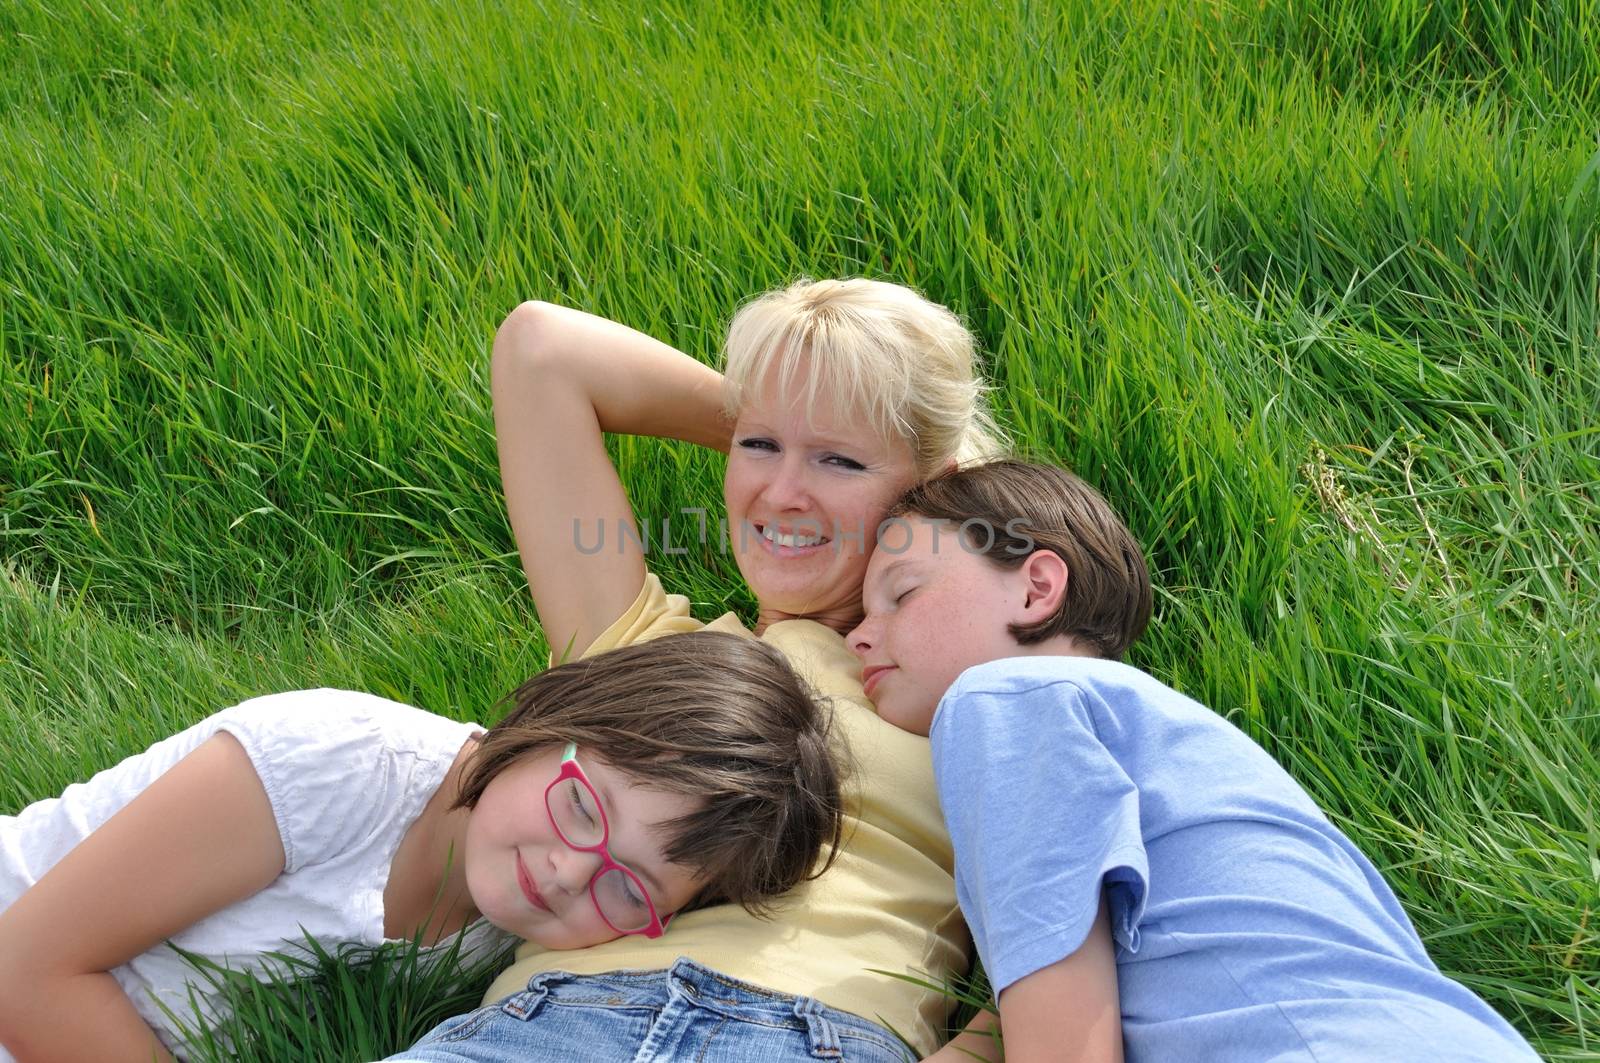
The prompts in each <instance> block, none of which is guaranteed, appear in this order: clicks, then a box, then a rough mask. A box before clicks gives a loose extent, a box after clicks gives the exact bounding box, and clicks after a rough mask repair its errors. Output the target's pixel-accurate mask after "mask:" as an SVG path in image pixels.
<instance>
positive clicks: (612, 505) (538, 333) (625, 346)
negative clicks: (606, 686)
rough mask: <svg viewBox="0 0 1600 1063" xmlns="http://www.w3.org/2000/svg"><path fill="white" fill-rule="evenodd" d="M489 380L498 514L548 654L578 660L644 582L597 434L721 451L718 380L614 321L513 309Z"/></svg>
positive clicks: (553, 309)
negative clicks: (513, 543) (501, 503)
mask: <svg viewBox="0 0 1600 1063" xmlns="http://www.w3.org/2000/svg"><path fill="white" fill-rule="evenodd" d="M492 386H493V392H494V430H495V439H496V442H497V444H498V446H499V450H500V478H501V482H502V484H503V485H504V488H505V494H506V511H507V513H508V514H509V515H510V518H511V529H512V531H513V532H514V533H515V535H516V540H517V551H518V553H520V554H521V556H522V567H523V571H524V572H525V573H526V574H527V577H528V587H529V589H530V590H532V592H533V601H534V606H535V607H536V608H537V609H538V611H539V622H540V623H541V624H543V625H544V631H545V636H546V638H547V640H548V641H549V643H550V648H551V650H552V651H553V652H554V653H555V654H557V655H558V656H559V655H560V654H561V653H562V652H563V650H564V649H565V648H566V647H567V646H569V645H570V646H571V647H572V652H573V653H574V654H578V653H581V652H582V651H583V650H584V649H586V648H587V647H588V646H589V644H590V643H591V642H593V641H594V639H595V638H596V636H598V635H599V634H600V633H601V632H602V631H604V630H605V629H606V627H607V626H609V625H610V624H611V623H612V621H614V620H616V619H617V617H619V616H621V615H622V613H623V611H624V610H625V609H627V608H628V606H629V605H630V604H631V603H632V602H633V600H634V598H635V597H636V596H637V595H638V593H639V588H640V586H642V585H643V583H644V574H645V562H644V552H643V550H642V549H641V548H640V545H639V538H638V535H637V529H636V527H635V525H634V521H633V509H632V507H631V506H630V505H629V504H628V496H627V494H626V493H625V492H624V491H623V487H622V482H621V480H620V479H619V478H618V476H617V471H616V469H615V468H614V467H613V466H612V464H611V457H610V455H609V454H607V453H606V445H605V438H604V435H603V433H605V432H620V433H628V434H632V435H654V436H665V437H668V438H673V439H683V440H686V441H688V442H691V443H700V444H703V445H705V446H708V447H714V448H716V449H718V450H723V451H726V450H727V449H728V441H729V437H730V434H731V432H732V426H731V425H728V424H727V423H726V422H725V421H724V420H723V419H722V416H721V408H722V377H721V375H720V374H718V373H717V372H716V371H715V370H713V369H710V368H708V367H707V366H704V365H701V364H700V363H699V362H697V361H695V360H694V359H693V358H690V357H689V356H688V355H686V354H683V353H682V352H681V351H677V350H674V349H673V348H671V347H669V346H667V345H666V344H664V343H661V342H659V341H657V340H654V339H651V338H650V337H649V336H646V335H644V334H643V333H640V332H635V331H634V330H633V329H630V328H627V327H625V326H623V325H619V324H617V323H616V322H614V321H607V320H605V319H604V318H599V317H595V316H593V315H591V314H585V313H583V312H581V311H578V310H570V309H567V308H566V307H560V306H552V305H550V304H548V303H523V304H522V305H521V306H519V307H517V308H516V309H515V310H513V311H512V312H511V315H510V316H509V317H507V318H506V320H505V322H504V323H503V324H502V325H501V326H500V330H499V332H498V333H496V335H495V339H494V357H493V364H492ZM623 528H627V529H628V531H629V532H630V533H632V534H633V538H631V539H630V538H628V537H627V536H625V535H624V534H623ZM602 535H603V536H604V539H603V541H602V539H601V536H602ZM597 544H598V548H596V545H597Z"/></svg>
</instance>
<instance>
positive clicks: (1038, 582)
mask: <svg viewBox="0 0 1600 1063" xmlns="http://www.w3.org/2000/svg"><path fill="white" fill-rule="evenodd" d="M1019 574H1020V575H1021V577H1022V580H1023V585H1024V588H1025V591H1026V597H1025V598H1024V599H1023V618H1022V622H1023V623H1028V624H1031V623H1036V622H1038V621H1040V620H1045V619H1048V618H1049V617H1051V616H1054V615H1055V612H1056V610H1058V609H1060V608H1061V603H1062V602H1063V601H1065V600H1066V597H1067V577H1068V575H1069V573H1068V572H1067V563H1066V562H1065V561H1063V560H1062V559H1061V555H1060V554H1058V553H1055V552H1054V551H1051V550H1035V551H1034V552H1033V553H1032V554H1030V555H1028V559H1027V560H1026V561H1024V562H1023V563H1022V569H1021V571H1020V573H1019Z"/></svg>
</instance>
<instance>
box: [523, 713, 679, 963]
mask: <svg viewBox="0 0 1600 1063" xmlns="http://www.w3.org/2000/svg"><path fill="white" fill-rule="evenodd" d="M577 757H578V744H577V743H576V742H568V743H567V749H566V752H565V753H564V754H562V757H561V771H560V773H559V774H557V775H556V779H555V782H553V783H551V784H550V785H549V786H547V787H545V791H544V808H545V811H546V812H548V813H549V814H550V823H551V825H552V826H554V827H555V829H556V833H557V834H559V835H560V836H561V840H562V841H563V842H566V843H567V847H568V848H571V849H576V850H578V851H579V852H582V853H599V854H600V869H599V870H598V871H596V872H595V873H594V877H593V878H591V879H590V880H589V897H590V899H592V900H593V901H594V907H595V911H597V912H599V913H600V918H601V919H603V920H605V924H606V926H609V927H610V928H611V929H612V930H615V931H616V932H617V933H619V934H643V935H644V936H645V937H647V938H658V937H660V936H661V934H662V932H663V931H665V930H666V928H667V924H668V923H670V922H671V921H672V916H671V915H668V916H667V917H666V918H665V919H662V918H661V917H660V916H659V915H657V914H656V906H655V904H654V903H652V902H651V900H650V893H649V891H648V890H646V889H645V886H644V882H643V881H641V880H640V878H639V876H638V875H636V874H634V873H633V871H631V870H630V869H629V868H628V866H627V865H626V864H623V863H621V862H619V861H618V860H617V859H616V858H615V857H613V856H612V855H611V849H610V847H609V846H608V845H607V842H608V841H609V840H610V838H611V826H610V824H609V823H607V822H606V810H605V809H604V808H603V807H602V806H601V804H600V795H599V794H597V793H595V789H594V786H593V784H591V783H590V782H589V779H588V777H587V776H585V775H584V774H583V769H582V768H580V767H578V760H577Z"/></svg>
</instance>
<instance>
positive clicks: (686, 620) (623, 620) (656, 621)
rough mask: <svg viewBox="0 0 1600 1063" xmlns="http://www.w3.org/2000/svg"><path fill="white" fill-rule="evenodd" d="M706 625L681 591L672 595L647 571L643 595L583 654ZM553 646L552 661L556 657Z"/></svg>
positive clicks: (679, 632) (659, 580)
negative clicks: (693, 613) (692, 610)
mask: <svg viewBox="0 0 1600 1063" xmlns="http://www.w3.org/2000/svg"><path fill="white" fill-rule="evenodd" d="M705 626H706V625H705V624H703V623H701V622H700V621H699V620H696V619H695V618H694V617H693V616H691V615H690V614H689V599H687V598H685V597H684V596H683V595H681V594H668V593H667V592H666V591H665V590H663V589H662V587H661V579H660V577H658V576H657V575H656V574H655V573H654V572H647V573H645V577H644V586H642V587H640V588H639V596H638V597H637V598H635V599H634V600H633V604H632V605H630V606H628V608H627V609H626V610H625V611H624V612H623V614H622V615H621V616H619V617H617V619H616V620H614V621H612V623H611V626H610V627H608V628H606V629H605V630H604V631H602V632H600V634H599V635H597V636H596V637H595V640H594V641H593V642H591V643H590V644H589V646H588V648H587V649H585V650H584V651H583V652H582V653H581V654H579V656H581V657H593V656H594V655H595V654H597V653H605V652H606V651H607V650H614V649H618V648H620V647H622V646H632V645H633V644H634V643H637V642H648V641H649V640H651V639H654V638H660V637H661V636H663V635H678V634H682V633H684V632H686V631H699V630H700V629H701V628H703V627H705ZM557 656H558V655H557V654H556V653H555V650H554V648H553V647H552V652H551V663H552V664H555V663H557V662H556V657H557Z"/></svg>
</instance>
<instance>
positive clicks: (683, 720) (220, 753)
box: [0, 632, 842, 1063]
mask: <svg viewBox="0 0 1600 1063" xmlns="http://www.w3.org/2000/svg"><path fill="white" fill-rule="evenodd" d="M510 701H511V702H512V706H511V711H510V712H509V713H508V714H507V715H506V716H505V718H504V719H502V720H501V721H500V722H499V723H497V724H496V725H495V726H494V727H492V728H490V729H489V730H488V731H484V730H483V728H481V727H478V726H476V725H474V724H470V723H462V722H458V721H456V720H451V719H447V718H445V717H442V716H436V715H434V714H432V713H429V712H424V711H422V710H421V709H415V708H412V707H410V706H407V705H401V704H398V703H395V702H392V701H387V700H385V699H383V698H377V697H373V696H371V695H368V694H359V693H354V692H351V691H343V690H306V691H297V692H294V693H289V694H276V695H271V696H268V697H262V698H256V699H254V700H251V701H247V702H244V703H243V704H240V705H237V706H234V707H233V708H230V709H225V710H223V711H222V712H219V713H217V714H216V715H214V716H211V717H209V718H208V719H206V720H203V721H201V722H200V723H198V724H195V725H194V726H193V727H190V728H189V729H188V730H186V731H183V732H181V733H179V734H177V735H175V736H173V737H172V738H169V739H167V740H165V741H163V742H159V743H157V744H156V745H155V746H152V747H151V748H150V749H148V750H146V751H145V752H144V753H141V754H138V755H136V756H133V757H130V758H128V759H127V760H125V761H123V762H122V763H120V764H118V765H116V766H114V767H111V768H108V769H107V770H105V771H103V772H101V773H100V774H98V775H96V776H94V778H92V779H90V780H89V781H88V782H87V783H81V784H77V785H74V786H69V787H68V788H67V789H66V791H65V792H64V793H63V794H62V795H61V796H60V797H58V798H51V799H48V800H44V801H39V802H36V803H35V804H32V805H29V806H28V807H27V808H24V809H23V810H22V811H21V812H20V813H19V814H17V815H15V816H0V1046H3V1047H0V1063H4V1061H7V1060H10V1059H11V1058H12V1057H11V1055H9V1054H8V1051H7V1050H9V1052H10V1053H15V1054H16V1055H17V1056H19V1057H21V1058H23V1059H94V1060H118V1059H127V1060H146V1061H148V1060H150V1059H151V1058H162V1059H169V1058H171V1056H170V1055H169V1053H174V1054H178V1055H181V1054H182V1053H183V1049H184V1045H183V1034H182V1026H181V1025H180V1023H187V1024H189V1025H192V1024H193V1023H194V1021H195V1018H196V1016H195V1011H194V1008H195V1007H196V1006H199V1007H200V1009H201V1011H202V1014H203V1015H205V1016H206V1017H207V1018H209V1019H211V1020H212V1021H216V1020H218V1019H220V1018H221V1017H222V1014H223V1011H222V1008H223V1002H222V1000H221V999H220V993H219V992H217V991H216V989H215V988H214V987H209V988H208V987H207V986H205V985H203V984H202V985H196V984H194V983H196V982H201V981H203V980H202V979H200V978H199V977H198V976H197V972H196V971H195V969H194V968H193V967H192V966H191V965H190V963H189V961H187V960H186V959H185V958H184V957H183V956H182V955H180V953H179V952H178V951H177V949H173V948H169V947H168V944H169V943H170V944H171V945H176V946H178V947H179V948H181V949H183V950H185V951H186V952H188V953H192V954H196V955H198V956H200V957H202V958H204V959H207V960H210V961H212V962H214V963H217V964H220V965H224V966H227V967H230V968H231V969H233V970H235V971H246V972H250V973H253V974H257V975H258V976H264V975H265V973H266V972H267V971H268V969H269V968H270V967H271V965H272V964H273V962H274V961H273V960H272V959H271V957H270V956H269V955H268V954H269V953H288V954H301V955H305V954H306V953H305V948H306V946H305V942H306V939H307V938H312V939H314V940H315V941H316V942H317V944H318V945H319V946H321V947H323V948H326V949H328V950H330V951H337V950H338V949H339V947H340V946H343V945H350V944H355V945H367V946H372V945H378V944H380V943H382V942H384V941H390V940H396V939H400V940H405V939H416V940H420V942H421V943H422V944H423V945H424V946H430V953H429V955H430V956H431V957H432V961H436V960H437V958H438V957H439V956H441V955H448V954H450V953H449V952H448V950H447V949H446V948H444V947H443V946H445V945H448V944H449V941H448V939H452V938H454V937H455V935H457V934H458V933H462V932H463V931H465V934H466V937H465V940H464V942H463V943H462V945H461V948H460V949H459V950H458V951H457V952H456V953H455V955H456V956H457V958H458V959H459V958H462V957H465V956H470V955H481V954H482V952H483V950H484V949H490V948H495V947H497V946H500V945H504V944H509V942H510V941H511V940H512V938H511V935H516V936H517V937H520V938H524V939H527V940H529V941H532V942H535V943H537V944H539V945H541V946H543V947H544V948H548V949H581V948H585V947H587V946H590V945H597V944H599V943H601V942H604V941H610V940H612V939H615V938H617V937H619V936H621V935H626V934H641V935H644V936H645V937H652V938H653V937H658V936H660V935H661V934H662V932H663V931H664V930H665V929H666V927H667V924H668V922H669V920H670V919H671V918H672V915H673V914H674V913H676V912H681V911H686V910H689V909H693V908H699V907H704V906H708V905H713V904H719V903H722V902H733V903H737V904H740V905H743V906H744V907H745V908H747V909H749V910H752V911H756V912H761V911H764V910H765V909H766V908H767V907H768V906H769V905H770V904H771V902H773V901H774V900H775V899H776V898H777V897H778V896H779V895H780V894H783V893H785V892H787V891H788V890H789V889H791V888H792V887H794V886H796V885H797V884H799V883H800V882H802V881H804V880H806V879H809V878H812V877H815V875H817V874H820V873H821V871H820V870H819V867H818V864H819V856H821V854H822V853H823V852H824V850H825V849H831V847H833V846H836V845H837V844H838V841H839V836H840V831H841V829H842V828H841V825H842V798H841V795H840V780H839V776H838V773H837V769H836V768H835V766H834V762H833V759H832V756H831V753H830V748H829V738H828V722H827V717H826V715H825V714H824V713H822V712H821V711H820V710H819V709H818V708H817V706H816V705H815V704H814V703H813V701H812V699H811V697H810V694H809V692H808V691H807V689H806V687H805V685H804V684H803V683H802V682H801V681H800V679H799V678H798V677H797V676H796V675H795V673H794V671H793V670H792V669H791V668H790V666H789V664H788V663H787V661H786V660H785V658H784V657H783V655H782V654H781V653H779V652H778V651H776V650H774V649H772V648H770V647H769V646H767V645H766V644H764V643H762V642H759V641H757V640H755V639H750V638H744V637H741V636H736V635H728V634H721V633H716V632H695V633H690V634H681V635H672V636H668V637H666V638H662V639H659V640H656V641H653V642H648V643H641V644H639V645H636V646H629V647H625V648H622V649H617V650H613V651H612V652H610V653H605V654H600V655H598V656H595V657H592V658H586V659H584V660H580V661H575V662H573V663H570V664H564V665H561V666H558V667H555V668H552V669H550V670H549V671H546V672H544V673H542V674H540V675H537V676H534V677H533V678H532V679H530V680H528V681H527V682H526V683H524V684H523V685H522V686H521V687H519V688H518V689H517V690H516V692H515V693H514V694H512V695H511V698H510ZM829 862H831V857H830V858H829ZM822 866H823V867H826V862H824V863H823V864H822ZM435 945H439V946H441V947H440V948H438V949H432V948H431V946H435ZM425 958H426V957H425ZM432 961H430V962H432Z"/></svg>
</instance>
